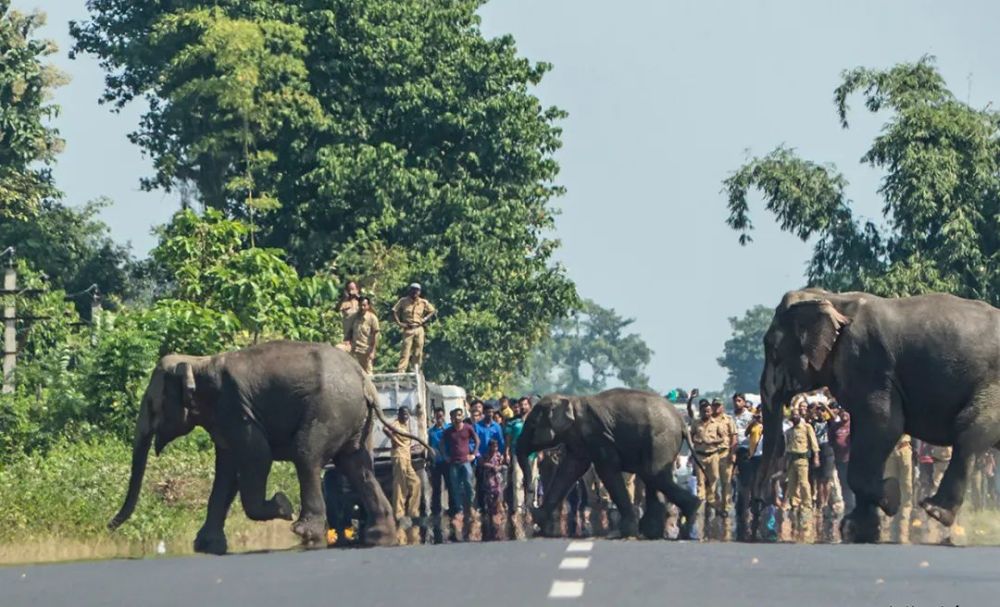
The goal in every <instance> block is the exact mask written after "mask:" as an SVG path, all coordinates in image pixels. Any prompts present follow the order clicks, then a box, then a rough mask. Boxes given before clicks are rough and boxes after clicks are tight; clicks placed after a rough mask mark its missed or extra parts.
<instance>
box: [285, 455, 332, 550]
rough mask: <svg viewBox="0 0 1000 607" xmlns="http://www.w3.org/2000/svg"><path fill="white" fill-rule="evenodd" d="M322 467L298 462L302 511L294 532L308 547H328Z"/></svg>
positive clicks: (296, 468) (297, 471)
mask: <svg viewBox="0 0 1000 607" xmlns="http://www.w3.org/2000/svg"><path fill="white" fill-rule="evenodd" d="M321 470H322V468H321V466H318V465H315V464H314V463H313V462H310V461H302V460H296V462H295V471H296V473H297V474H298V477H299V495H300V497H301V500H302V511H301V512H299V518H298V520H297V521H295V523H294V524H293V525H292V531H293V532H294V533H295V534H296V535H298V536H299V537H301V538H302V543H303V544H305V545H307V546H325V545H326V502H325V500H324V499H323V484H322V480H321V477H320V471H321Z"/></svg>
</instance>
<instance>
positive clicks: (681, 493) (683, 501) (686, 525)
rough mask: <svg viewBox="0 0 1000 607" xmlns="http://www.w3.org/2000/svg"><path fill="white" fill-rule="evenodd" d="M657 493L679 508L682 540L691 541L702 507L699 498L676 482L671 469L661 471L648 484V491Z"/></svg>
mask: <svg viewBox="0 0 1000 607" xmlns="http://www.w3.org/2000/svg"><path fill="white" fill-rule="evenodd" d="M654 488H655V490H656V491H662V492H663V495H664V496H665V497H666V498H667V501H669V502H670V503H672V504H674V505H675V506H677V508H678V509H679V510H680V515H681V519H682V520H681V521H680V536H679V537H680V539H685V540H686V539H690V537H691V528H692V527H693V526H694V524H695V519H696V518H697V516H698V508H699V507H700V506H701V500H700V499H698V496H696V495H693V494H692V493H691V492H690V491H688V490H687V489H685V488H684V487H681V486H680V485H678V484H677V482H676V481H674V474H673V472H672V471H671V470H670V469H666V470H661V471H660V472H659V473H658V474H657V475H656V476H653V477H651V478H650V479H649V480H648V481H647V482H646V490H647V491H648V492H649V493H654V494H655V491H653V489H654Z"/></svg>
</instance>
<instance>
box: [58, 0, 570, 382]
mask: <svg viewBox="0 0 1000 607" xmlns="http://www.w3.org/2000/svg"><path fill="white" fill-rule="evenodd" d="M481 4H482V1H481V0H447V1H446V0H431V1H427V0H399V1H396V2H382V1H376V0H329V1H327V2H315V1H314V0H282V1H280V2H279V1H277V0H221V1H220V0H213V1H212V2H208V1H207V0H206V1H204V2H197V1H193V0H192V1H191V2H186V3H182V4H181V5H178V4H177V3H173V2H171V3H167V2H142V3H135V2H126V1H124V0H92V1H91V2H89V3H88V6H89V8H90V11H91V12H90V14H91V18H90V20H89V21H87V22H84V23H78V24H74V25H73V28H72V29H73V34H74V36H75V37H76V40H77V43H76V51H77V52H89V53H93V54H95V55H96V56H97V57H98V58H99V59H100V60H101V62H102V64H103V65H104V67H105V68H106V70H107V72H108V76H107V87H106V93H105V99H106V100H107V101H111V102H114V103H116V104H118V105H123V104H125V103H128V102H129V101H130V100H131V99H133V98H135V97H145V98H146V99H147V100H148V102H149V111H148V112H147V114H146V115H145V117H144V119H143V121H142V123H141V125H140V129H139V131H138V132H137V133H136V135H135V137H134V138H135V141H136V142H137V143H139V145H141V146H143V147H144V149H145V150H146V151H147V152H149V153H150V154H151V155H152V156H153V158H154V161H155V162H156V166H157V175H156V177H155V178H153V179H152V180H149V181H148V182H147V186H162V187H172V186H173V185H176V184H177V183H182V182H184V181H186V180H193V181H194V182H195V183H196V184H197V185H198V191H199V192H200V194H201V198H202V200H203V202H205V204H207V205H209V206H212V207H215V208H220V209H224V210H226V211H227V212H228V213H229V214H231V215H233V216H235V217H237V218H239V217H242V216H244V215H245V214H246V213H247V208H246V205H244V204H243V199H244V198H245V196H246V193H247V191H248V190H250V189H255V190H256V191H260V192H266V193H267V195H268V196H269V197H272V198H273V199H274V201H275V204H272V205H271V208H270V210H269V212H268V213H267V215H266V216H264V217H262V218H261V223H260V240H261V242H262V243H263V244H264V245H265V246H268V247H275V248H280V249H283V250H284V251H286V252H287V254H288V259H289V261H290V262H291V264H292V265H293V266H294V267H295V268H296V269H297V270H298V271H299V272H301V273H306V274H309V273H314V272H316V271H318V270H331V268H337V272H338V273H342V270H341V269H342V268H347V267H351V268H358V269H359V271H361V272H362V273H363V274H365V273H370V272H375V271H377V267H378V266H379V265H380V264H382V263H383V262H384V261H385V260H386V259H389V260H392V261H393V263H394V266H393V267H394V268H396V270H397V271H396V272H395V273H394V275H395V276H396V277H397V278H400V276H401V274H402V273H401V272H399V271H398V270H400V269H404V268H405V269H408V270H409V275H408V276H406V278H405V279H402V280H399V283H398V284H396V285H389V284H386V283H383V284H382V285H381V288H383V289H385V290H386V292H387V293H390V295H387V297H388V298H389V299H393V298H395V297H396V296H398V295H400V294H401V293H400V290H399V289H400V288H401V287H402V286H403V285H405V284H406V282H409V281H410V280H418V281H420V282H421V283H423V284H424V286H425V289H426V291H427V294H428V295H429V296H430V297H431V298H433V299H434V301H435V303H436V304H437V305H438V308H439V310H440V316H439V318H438V320H437V321H436V322H435V323H434V324H433V325H432V326H431V327H429V335H428V346H427V357H426V367H427V370H428V372H429V373H430V374H431V375H432V376H434V377H438V378H440V379H442V380H443V381H454V382H461V383H464V384H466V385H468V386H470V387H472V388H474V389H476V390H482V391H485V390H488V389H490V388H495V387H496V386H498V385H500V384H501V383H502V382H504V381H507V380H509V379H510V377H511V374H512V372H513V371H514V370H515V369H517V368H518V367H519V366H520V365H521V364H522V363H523V362H524V360H525V359H526V357H527V355H528V354H529V352H530V351H531V349H532V348H533V347H534V346H535V345H536V344H538V343H539V341H540V340H541V339H542V338H544V337H545V336H546V335H547V333H548V330H549V328H550V327H551V325H552V323H553V321H555V320H556V319H558V318H560V317H563V316H565V314H566V313H567V312H568V311H569V310H570V308H571V307H572V306H573V305H574V304H575V302H576V295H575V290H574V287H573V285H572V283H571V282H570V281H569V280H568V279H567V278H566V276H565V273H564V271H563V270H562V268H560V267H558V266H554V265H553V264H552V253H553V250H554V249H555V247H556V246H557V243H556V242H554V241H553V240H551V239H549V238H548V237H547V236H546V234H549V233H551V228H552V227H553V210H552V207H551V205H550V201H551V199H552V197H553V196H556V195H559V194H560V193H562V189H561V188H560V187H559V186H558V185H557V184H556V183H555V179H556V177H557V174H558V164H557V163H556V162H555V160H554V158H553V153H554V152H555V150H556V149H558V148H559V147H560V145H561V142H560V129H559V127H558V126H557V124H556V123H557V121H558V120H560V119H561V118H562V117H563V116H564V113H563V112H562V111H561V110H559V109H557V108H546V107H543V106H542V105H541V103H540V102H539V100H538V99H537V98H536V97H535V96H534V95H533V94H531V90H530V89H531V88H532V87H534V86H536V85H537V84H538V83H539V82H540V81H541V79H542V77H543V76H544V74H545V73H546V72H547V71H548V70H549V67H550V66H548V65H547V64H544V63H532V62H530V61H528V60H527V59H524V58H523V57H520V56H518V54H517V51H516V47H515V44H514V40H513V39H512V38H511V37H509V36H503V37H499V38H496V39H489V40H488V39H486V38H485V37H484V36H483V35H482V33H481V32H480V29H479V17H478V16H477V14H476V10H477V9H478V8H479V6H480V5H481ZM234 49H236V50H239V51H240V52H238V53H235V52H233V51H234ZM244 49H245V53H244V52H243V51H244ZM251 59H252V60H251ZM257 64H260V65H259V67H258V66H257ZM239 77H246V78H247V79H248V80H249V81H250V82H251V83H252V84H253V85H252V86H251V87H250V90H249V91H242V90H240V89H239V87H234V88H233V89H232V90H230V88H229V87H228V86H227V83H230V82H231V81H232V80H233V79H234V78H239ZM189 83H190V84H189ZM230 97H232V98H233V99H234V100H233V101H229V99H230ZM240 116H244V117H247V118H246V119H241V118H239V117H240ZM241 120H242V122H241ZM241 124H244V125H245V124H251V125H252V126H253V128H251V129H250V131H249V132H250V133H252V134H253V138H252V140H248V139H247V138H246V134H247V131H246V130H241ZM244 148H246V149H249V152H250V156H249V158H250V160H249V161H248V160H247V156H246V154H242V155H241V150H243V149H244ZM237 159H239V161H237ZM255 159H256V160H255ZM247 166H249V167H250V169H249V174H250V178H249V179H245V180H243V181H240V180H239V179H238V178H237V176H238V175H245V174H246V173H247ZM265 169H266V170H265ZM206 171H209V172H210V173H211V178H210V179H208V181H206V178H207V177H206V176H207V173H206ZM234 180H235V181H234ZM251 182H252V185H253V188H250V185H251ZM227 183H228V184H230V186H232V187H227V186H225V185H224V184H227ZM233 184H236V185H238V186H240V187H235V186H233ZM372 251H374V252H376V253H377V254H378V253H380V252H383V253H384V252H387V251H391V252H392V255H390V256H389V257H384V256H380V257H379V258H377V259H367V258H364V257H363V255H364V254H365V253H368V252H372ZM372 268H376V269H375V270H373V269H372ZM389 282H392V281H391V280H390V281H389ZM390 286H393V287H394V289H390V288H389V287H390ZM382 303H384V304H387V305H391V301H388V302H386V301H383V302H382ZM390 329H391V328H390ZM390 337H392V335H390ZM380 361H382V362H385V359H384V357H382V358H380Z"/></svg>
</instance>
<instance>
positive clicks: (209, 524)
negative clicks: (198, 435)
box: [194, 447, 237, 554]
mask: <svg viewBox="0 0 1000 607" xmlns="http://www.w3.org/2000/svg"><path fill="white" fill-rule="evenodd" d="M236 479H237V474H236V463H235V461H234V457H233V454H232V452H231V451H228V450H224V449H219V448H218V447H216V449H215V478H214V479H213V480H212V493H211V494H210V495H209V496H208V514H207V515H206V516H205V524H204V525H202V526H201V529H200V530H199V531H198V535H196V536H195V538H194V551H195V552H203V553H206V554H225V553H226V551H227V550H228V545H227V543H226V532H225V525H226V515H227V514H229V507H230V506H231V505H232V503H233V500H234V499H235V498H236V489H237V485H236V482H237V480H236Z"/></svg>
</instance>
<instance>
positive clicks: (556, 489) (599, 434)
mask: <svg viewBox="0 0 1000 607" xmlns="http://www.w3.org/2000/svg"><path fill="white" fill-rule="evenodd" d="M686 436H687V429H686V426H685V425H684V421H683V420H682V419H681V416H680V415H679V414H678V413H677V411H676V410H675V409H674V407H673V405H671V404H670V403H669V402H667V400H666V399H664V398H662V397H660V396H657V395H656V394H652V393H649V392H642V391H638V390H627V389H621V388H619V389H614V390H607V391H605V392H601V393H600V394H596V395H593V396H565V395H562V394H550V395H548V396H546V397H544V398H542V399H541V400H540V401H539V402H538V404H536V405H535V406H534V408H532V410H531V413H529V414H528V417H527V419H525V420H524V428H523V430H522V432H521V436H520V438H519V439H518V441H517V458H518V462H519V465H521V467H522V469H524V470H527V469H528V457H529V456H530V454H531V453H534V452H538V451H542V450H545V449H552V448H555V447H559V446H562V447H563V448H564V452H563V454H562V456H561V457H560V458H559V463H558V466H557V468H556V471H555V473H554V474H553V477H552V482H551V483H550V485H549V486H547V487H545V497H544V500H543V503H542V506H541V508H539V509H536V510H535V511H534V513H533V514H534V520H535V523H536V524H537V525H538V526H539V527H540V528H541V530H542V533H543V534H547V535H554V534H556V533H557V531H556V530H555V528H554V524H555V523H556V520H555V517H554V514H555V512H556V509H557V508H558V507H560V506H561V504H562V503H563V502H564V501H565V499H566V495H567V494H568V493H569V491H570V489H571V488H572V486H573V484H574V483H575V482H576V481H577V480H579V478H580V477H581V476H582V475H583V474H584V473H585V472H586V471H587V469H588V468H590V466H591V465H593V466H594V469H595V471H596V472H597V475H598V477H599V478H600V479H601V482H602V483H603V484H604V486H605V487H606V488H607V490H608V494H609V495H610V496H611V499H612V501H614V503H615V505H616V506H617V507H618V512H619V513H620V515H621V522H620V529H619V533H620V535H622V536H626V537H628V536H635V535H637V533H638V531H640V530H641V531H642V533H643V535H644V536H646V537H649V538H663V534H664V528H665V525H666V514H667V512H666V507H665V506H664V505H663V503H662V502H661V501H660V499H659V496H658V494H659V493H662V494H663V495H664V496H665V497H666V499H667V500H669V501H670V502H672V503H674V504H676V505H677V506H678V507H679V508H680V510H681V513H682V515H683V516H684V519H685V522H684V524H682V526H681V531H682V534H683V535H684V536H687V535H688V534H689V532H690V524H691V523H692V522H693V521H694V518H695V513H696V512H697V510H698V506H699V505H700V500H699V499H698V498H697V497H695V496H694V495H692V494H691V493H690V492H688V491H687V490H686V489H684V488H682V487H681V486H679V485H678V484H677V483H675V482H674V476H673V471H674V460H675V459H676V457H677V454H678V453H679V452H680V449H681V444H682V441H683V440H685V437H686ZM623 472H633V473H635V474H636V475H638V476H639V478H641V479H642V480H643V482H644V483H645V486H646V508H645V513H644V514H643V517H642V520H641V521H638V522H637V521H636V513H635V508H634V507H633V505H632V501H631V500H630V499H629V496H628V492H627V490H626V488H625V481H624V479H623V478H622V473H623ZM525 480H526V486H527V482H529V479H525Z"/></svg>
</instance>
